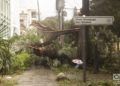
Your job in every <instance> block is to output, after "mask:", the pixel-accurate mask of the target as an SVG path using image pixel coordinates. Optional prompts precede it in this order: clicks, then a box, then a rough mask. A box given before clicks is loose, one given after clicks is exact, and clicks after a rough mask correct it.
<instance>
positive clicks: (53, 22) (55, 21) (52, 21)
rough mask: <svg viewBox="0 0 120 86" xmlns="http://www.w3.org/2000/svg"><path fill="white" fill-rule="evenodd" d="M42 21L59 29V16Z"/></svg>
mask: <svg viewBox="0 0 120 86" xmlns="http://www.w3.org/2000/svg"><path fill="white" fill-rule="evenodd" d="M41 23H43V24H44V25H47V26H48V27H50V28H53V29H54V30H57V29H58V19H57V16H55V17H48V18H46V19H45V20H43V21H42V22H41Z"/></svg>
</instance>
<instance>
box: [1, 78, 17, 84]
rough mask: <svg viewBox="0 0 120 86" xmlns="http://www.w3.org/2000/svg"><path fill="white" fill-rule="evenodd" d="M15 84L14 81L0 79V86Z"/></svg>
mask: <svg viewBox="0 0 120 86" xmlns="http://www.w3.org/2000/svg"><path fill="white" fill-rule="evenodd" d="M15 84H16V81H15V80H7V79H4V78H1V77H0V86H14V85H15Z"/></svg>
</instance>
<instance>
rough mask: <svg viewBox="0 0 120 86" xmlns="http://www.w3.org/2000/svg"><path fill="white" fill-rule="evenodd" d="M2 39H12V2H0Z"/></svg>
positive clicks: (3, 0)
mask: <svg viewBox="0 0 120 86" xmlns="http://www.w3.org/2000/svg"><path fill="white" fill-rule="evenodd" d="M0 37H2V38H9V37H10V0H0Z"/></svg>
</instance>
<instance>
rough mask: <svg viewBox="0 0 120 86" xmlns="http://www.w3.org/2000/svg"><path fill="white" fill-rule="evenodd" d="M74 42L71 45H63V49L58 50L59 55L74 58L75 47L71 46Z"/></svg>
mask: <svg viewBox="0 0 120 86" xmlns="http://www.w3.org/2000/svg"><path fill="white" fill-rule="evenodd" d="M73 45H74V42H72V43H71V44H67V43H64V45H63V47H62V48H61V49H60V50H59V53H64V54H66V55H67V56H69V57H71V58H75V57H76V53H77V47H75V46H73Z"/></svg>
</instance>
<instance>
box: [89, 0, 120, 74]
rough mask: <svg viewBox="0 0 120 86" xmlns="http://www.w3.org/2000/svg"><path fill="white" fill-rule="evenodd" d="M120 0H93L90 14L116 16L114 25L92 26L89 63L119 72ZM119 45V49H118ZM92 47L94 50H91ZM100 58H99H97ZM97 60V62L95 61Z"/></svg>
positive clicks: (90, 30)
mask: <svg viewBox="0 0 120 86" xmlns="http://www.w3.org/2000/svg"><path fill="white" fill-rule="evenodd" d="M119 2H120V1H119V0H116V1H113V0H100V1H98V0H91V4H90V15H93V16H114V18H115V20H114V24H113V25H112V26H107V25H104V26H92V27H90V29H89V40H90V41H89V54H90V55H89V58H88V63H90V64H94V65H97V64H99V67H101V68H104V69H105V70H107V71H109V72H119V71H120V70H119V64H120V59H119V37H120V29H119V28H120V15H119V11H120V6H119ZM116 46H117V49H116ZM91 49H92V50H91ZM97 59H98V60H97ZM95 61H97V62H96V63H93V62H95Z"/></svg>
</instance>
